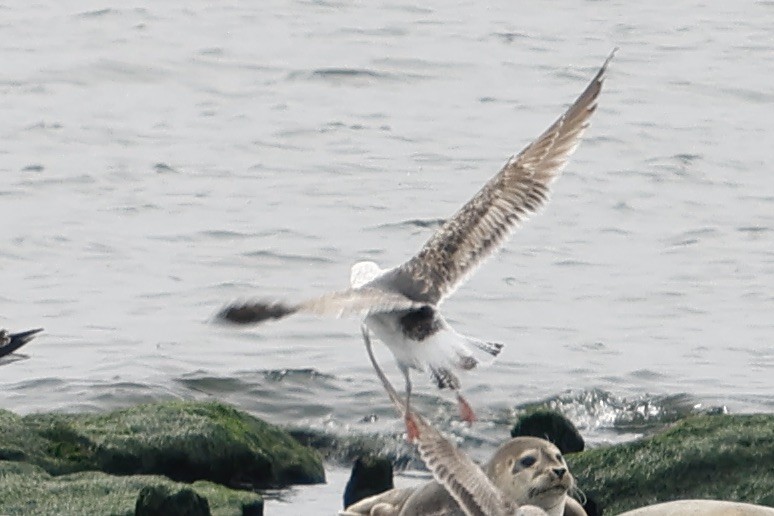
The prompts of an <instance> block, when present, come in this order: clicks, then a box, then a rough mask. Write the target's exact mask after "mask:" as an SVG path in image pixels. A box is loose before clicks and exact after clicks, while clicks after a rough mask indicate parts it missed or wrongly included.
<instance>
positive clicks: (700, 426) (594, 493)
mask: <svg viewBox="0 0 774 516" xmlns="http://www.w3.org/2000/svg"><path fill="white" fill-rule="evenodd" d="M567 462H568V463H569V466H570V470H571V471H572V473H573V475H575V478H576V480H577V481H578V485H579V486H580V487H581V489H582V490H583V491H584V492H586V493H587V494H588V495H589V496H591V497H593V498H594V499H596V500H597V502H598V503H599V504H600V506H601V507H602V508H603V509H604V511H605V513H606V514H619V513H621V512H624V511H627V510H632V509H635V508H638V507H643V506H646V505H651V504H655V503H658V502H666V501H670V500H677V499H686V498H707V499H724V500H733V501H738V502H747V503H755V504H761V505H767V506H774V468H773V467H772V464H774V414H755V415H699V416H692V417H689V418H686V419H684V420H682V421H679V422H678V423H676V424H675V425H673V426H672V427H671V428H669V429H667V430H665V431H663V432H661V433H659V434H656V435H654V436H651V437H649V438H645V439H642V440H639V441H634V442H630V443H624V444H619V445H615V446H611V447H606V448H597V449H592V450H588V451H584V452H581V453H578V454H574V455H570V456H568V457H567Z"/></svg>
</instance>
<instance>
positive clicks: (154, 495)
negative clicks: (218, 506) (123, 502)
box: [134, 485, 211, 516]
mask: <svg viewBox="0 0 774 516" xmlns="http://www.w3.org/2000/svg"><path fill="white" fill-rule="evenodd" d="M134 514H135V516H158V515H159V514H164V515H165V516H210V515H211V513H210V504H209V503H207V499H206V498H202V497H201V496H199V495H198V494H196V492H195V491H194V490H193V489H191V488H189V487H183V488H181V489H178V490H175V491H172V490H171V489H169V488H168V487H167V486H164V485H156V486H146V487H143V488H142V489H141V490H140V495H139V496H138V497H137V503H136V504H135V506H134Z"/></svg>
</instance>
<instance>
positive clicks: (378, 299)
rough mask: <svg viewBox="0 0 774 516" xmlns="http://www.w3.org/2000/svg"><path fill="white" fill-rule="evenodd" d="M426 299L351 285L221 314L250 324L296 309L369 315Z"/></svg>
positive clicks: (236, 305)
mask: <svg viewBox="0 0 774 516" xmlns="http://www.w3.org/2000/svg"><path fill="white" fill-rule="evenodd" d="M423 305H424V303H418V302H416V301H412V300H411V299H409V298H407V297H406V296H404V295H402V294H398V293H395V292H386V291H384V290H380V289H377V288H368V287H363V288H350V289H346V290H340V291H337V292H331V293H329V294H325V295H323V296H320V297H316V298H313V299H309V300H306V301H303V302H301V303H297V304H288V303H283V302H281V301H249V302H246V303H234V304H232V305H229V306H227V307H226V308H224V309H223V310H221V312H220V313H219V314H218V317H219V318H221V319H224V320H226V321H230V322H234V323H239V324H247V323H259V322H262V321H265V320H267V319H282V318H283V317H287V316H288V315H292V314H295V313H304V312H305V313H310V314H315V315H325V316H332V317H346V316H349V315H361V316H365V315H369V314H373V313H379V312H392V311H395V310H411V309H416V308H421V307H422V306H423Z"/></svg>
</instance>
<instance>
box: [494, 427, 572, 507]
mask: <svg viewBox="0 0 774 516" xmlns="http://www.w3.org/2000/svg"><path fill="white" fill-rule="evenodd" d="M486 473H487V475H488V476H489V478H491V479H492V481H493V482H494V484H495V485H496V486H497V487H498V488H499V489H500V490H501V491H502V492H503V493H504V494H505V495H506V498H507V499H509V500H513V501H514V502H516V503H517V504H519V505H536V506H538V507H540V508H542V509H543V510H545V511H546V512H547V513H548V514H554V513H556V514H562V513H563V512H564V504H565V500H566V496H567V492H568V491H569V490H570V489H571V488H572V487H573V484H574V482H575V481H574V479H573V477H572V475H571V474H570V471H569V470H568V469H567V463H566V462H565V461H564V458H563V457H562V453H561V452H560V451H559V449H558V448H557V447H556V446H554V445H553V444H551V443H550V442H548V441H546V440H544V439H539V438H537V437H516V438H514V439H511V440H510V441H508V442H507V443H505V444H503V445H502V446H500V448H498V450H497V451H496V452H495V454H494V456H493V457H492V459H491V460H490V461H489V462H488V463H487V465H486Z"/></svg>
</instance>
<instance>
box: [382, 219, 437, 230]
mask: <svg viewBox="0 0 774 516" xmlns="http://www.w3.org/2000/svg"><path fill="white" fill-rule="evenodd" d="M444 222H446V219H409V220H404V221H401V222H388V223H386V224H379V225H378V226H373V227H371V228H369V229H371V230H374V229H396V228H420V229H428V228H430V229H436V228H439V227H441V226H442V225H443V224H444Z"/></svg>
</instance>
